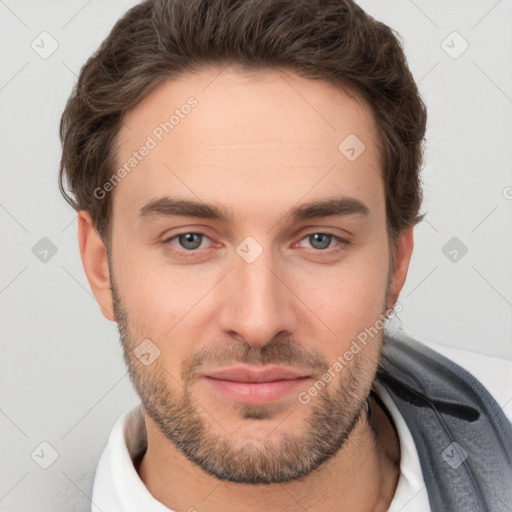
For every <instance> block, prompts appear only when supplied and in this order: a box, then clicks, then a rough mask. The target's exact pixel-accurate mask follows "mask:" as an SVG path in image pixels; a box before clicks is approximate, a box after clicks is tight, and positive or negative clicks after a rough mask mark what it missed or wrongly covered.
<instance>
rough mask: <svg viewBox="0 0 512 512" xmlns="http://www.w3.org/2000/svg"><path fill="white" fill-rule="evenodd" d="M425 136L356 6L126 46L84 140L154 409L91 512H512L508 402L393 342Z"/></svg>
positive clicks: (237, 14)
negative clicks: (390, 329) (389, 330)
mask: <svg viewBox="0 0 512 512" xmlns="http://www.w3.org/2000/svg"><path fill="white" fill-rule="evenodd" d="M425 124H426V112H425V107H424V105H423V102H422V101H421V99H420V97H419V95H418V91H417V87H416V85H415V83H414V80H413V78H412V76H411V73H410V71H409V69H408V67H407V64H406V61H405V57H404V55H403V51H402V49H401V46H400V44H399V43H398V41H397V39H396V38H395V36H394V34H393V33H392V31H391V30H390V29H389V28H388V27H387V26H385V25H383V24H381V23H378V22H375V21H374V20H373V19H372V18H370V17H369V16H367V15H366V14H365V13H364V12H363V11H362V10H361V9H360V8H359V7H358V6H357V5H355V4H354V3H353V2H351V1H349V0H346V1H340V0H332V1H322V2H320V1H308V2H296V1H293V0H288V1H277V0H254V1H248V0H245V1H241V0H239V1H235V0H231V1H225V0H224V1H222V0H208V1H206V0H154V1H146V2H143V3H141V4H139V5H137V6H135V7H133V8H132V9H131V10H130V11H129V12H128V13H127V14H126V15H125V16H123V18H122V19H121V20H120V21H119V22H118V23H117V24H116V26H115V27H114V28H113V30H112V32H111V33H110V35H109V36H108V38H107V39H106V40H105V41H104V42H103V44H102V45H101V47H100V49H99V50H98V52H97V53H96V54H95V55H94V56H93V57H92V58H91V59H90V60H89V61H88V62H87V64H86V65H85V66H84V68H83V69H82V71H81V74H80V77H79V80H78V83H77V86H76V89H75V90H74V92H73V94H72V96H71V98H70V100H69V102H68V105H67V106H66V110H65V112H64V114H63V117H62V122H61V136H62V141H63V157H62V162H61V190H62V191H63V193H64V194H65V197H66V198H67V199H68V201H69V202H70V203H71V204H72V205H73V206H74V208H76V210H77V211H78V212H79V244H80V251H81V256H82V261H83V265H84V269H85V272H86V274H87V277H88V280H89V283H90V285H91V288H92V290H93V292H94V295H95V297H96V298H97V300H98V303H99V305H100V307H101V311H102V313H103V314H104V315H105V316H106V317H107V318H109V319H111V320H114V321H116V322H117V323H118V327H119V331H120V335H121V340H122V344H123V349H124V356H125V361H126V363H127V366H128V368H129V371H130V376H131V378H132V381H133V383H134V386H135V389H136V391H137V393H138V394H139V396H140V398H141V407H137V408H135V409H133V410H131V411H128V412H127V414H125V415H124V416H123V417H122V418H121V419H120V420H119V422H118V423H117V424H116V426H115V427H114V430H113V431H112V435H111V438H110V441H109V445H108V446H107V448H106V449H105V452H104V453H103V456H102V459H101V460H100V462H99V465H98V470H97V473H96V478H95V484H94V493H93V496H92V509H93V510H103V511H118V510H119V511H121V510H122V511H128V510H130V511H131V510H133V511H135V510H137V511H140V510H144V511H149V510H151V511H152V510H155V511H157V510H158V511H166V510H175V511H183V510H189V511H192V510H198V511H202V510H205V511H209V512H216V511H223V512H229V511H239V510H255V511H256V510H265V511H283V510H311V511H315V510H323V511H340V510H341V511H349V510H350V511H369V510H371V511H386V510H422V511H428V510H432V511H439V510H456V511H459V510H464V511H465V510H467V511H470V510H471V511H472V512H474V511H477V510H482V511H483V510H492V511H498V510H510V509H511V507H512V494H511V487H512V448H511V446H512V430H511V428H510V425H509V424H508V422H507V421H506V419H505V416H504V414H503V412H502V411H501V409H500V408H499V406H498V405H497V403H496V402H495V401H494V400H493V398H492V397H491V396H490V395H489V393H488V392H487V391H486V390H485V389H484V388H483V387H482V386H481V385H480V384H479V382H478V381H476V380H475V379H474V378H473V377H472V376H471V375H469V374H468V373H466V372H465V371H464V370H462V368H460V367H459V366H457V365H455V364H453V363H451V362H450V361H449V360H447V359H445V358H443V357H442V356H440V355H439V354H437V353H436V352H433V351H431V350H429V349H427V348H426V347H424V346H423V345H421V344H419V343H417V342H415V341H414V340H410V339H408V337H407V336H406V335H404V334H403V333H401V334H400V333H399V334H398V335H397V336H395V337H392V336H386V337H385V336H384V326H385V323H386V320H387V319H388V318H389V317H390V316H394V315H395V311H396V310H399V309H400V304H399V302H398V297H399V294H400V290H401V289H402V287H403V284H404V282H405V279H406V275H407V269H408V265H409V261H410V258H411V254H412V250H413V227H414V225H415V224H416V223H417V222H419V221H420V220H421V218H422V215H420V213H419V210H420V207H421V188H420V179H419V170H420V166H421V159H422V142H423V138H424V134H425ZM65 181H66V182H67V184H68V186H69V188H70V193H68V192H67V191H66V187H65V184H64V182H65ZM425 486H426V487H425ZM423 491H424V492H423ZM411 500H414V503H413V502H412V501H411ZM408 503H409V505H408ZM410 503H413V506H414V508H407V507H410Z"/></svg>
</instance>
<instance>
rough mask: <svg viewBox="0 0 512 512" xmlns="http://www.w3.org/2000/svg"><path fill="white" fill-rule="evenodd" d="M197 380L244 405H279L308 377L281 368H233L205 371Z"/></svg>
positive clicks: (301, 385)
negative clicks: (277, 403)
mask: <svg viewBox="0 0 512 512" xmlns="http://www.w3.org/2000/svg"><path fill="white" fill-rule="evenodd" d="M201 380H202V381H203V382H204V383H205V384H206V385H207V386H208V387H209V389H210V390H211V391H213V392H214V393H216V394H221V395H222V396H223V397H225V398H228V399H230V400H234V401H236V402H239V403H244V404H247V405H265V404H272V403H276V402H279V401H281V400H283V399H285V398H286V397H288V396H289V395H290V394H292V393H293V392H297V391H298V389H299V388H301V387H304V386H305V384H306V383H307V381H308V380H312V376H311V375H309V374H305V373H301V372H298V371H296V370H292V369H291V368H284V367H277V366H271V367H264V368H262V367H256V366H252V367H251V366H249V365H243V366H236V367H230V368H224V369H220V370H214V371H209V372H207V373H205V374H203V375H202V376H201Z"/></svg>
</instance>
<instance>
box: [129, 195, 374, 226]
mask: <svg viewBox="0 0 512 512" xmlns="http://www.w3.org/2000/svg"><path fill="white" fill-rule="evenodd" d="M369 213H370V209H369V208H368V206H366V205H365V204H364V203H363V202H361V201H360V200H359V199H356V198H353V197H343V196H342V197H333V198H328V199H323V200H318V201H314V202H310V203H305V204H302V205H299V206H294V207H293V208H291V209H290V210H289V211H288V212H287V213H286V215H285V216H284V217H283V219H285V220H287V221H292V222H300V221H304V220H308V219H314V218H318V217H333V216H345V215H361V216H367V215H368V214H369ZM174 215H176V216H180V217H195V218H198V219H210V220H217V221H220V222H224V223H229V222H231V221H232V220H233V215H232V214H231V213H230V212H229V211H228V210H227V209H226V208H224V207H223V206H217V205H214V204H207V203H204V202H201V201H194V200H190V199H179V198H172V197H160V198H156V199H152V200H151V201H150V202H149V203H147V204H146V205H144V206H143V207H142V208H141V209H140V210H139V219H140V220H142V221H150V220H153V219H155V218H160V217H168V216H174Z"/></svg>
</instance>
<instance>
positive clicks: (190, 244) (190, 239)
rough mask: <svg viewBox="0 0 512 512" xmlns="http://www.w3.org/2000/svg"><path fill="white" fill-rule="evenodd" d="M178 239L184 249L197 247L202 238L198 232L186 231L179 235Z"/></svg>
mask: <svg viewBox="0 0 512 512" xmlns="http://www.w3.org/2000/svg"><path fill="white" fill-rule="evenodd" d="M178 241H179V243H180V245H181V246H182V247H183V248H184V249H197V248H198V247H199V246H200V245H201V242H202V241H203V238H202V235H200V234H198V233H186V234H184V235H180V236H179V237H178Z"/></svg>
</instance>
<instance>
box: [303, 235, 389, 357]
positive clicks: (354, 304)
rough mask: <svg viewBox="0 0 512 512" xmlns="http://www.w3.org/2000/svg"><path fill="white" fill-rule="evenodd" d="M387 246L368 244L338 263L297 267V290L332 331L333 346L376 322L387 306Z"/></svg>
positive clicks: (339, 346)
mask: <svg viewBox="0 0 512 512" xmlns="http://www.w3.org/2000/svg"><path fill="white" fill-rule="evenodd" d="M386 251H387V246H386V247H385V248H384V249H382V248H377V245H375V248H372V247H368V246H367V247H365V248H364V249H361V250H358V251H357V252H354V253H353V254H351V255H350V256H347V258H345V259H344V260H343V261H341V262H339V263H338V264H336V265H335V266H325V267H323V266H318V267H316V268H314V269H313V270H312V268H309V269H308V270H309V271H308V272H306V271H305V270H304V269H303V271H300V272H299V271H297V272H296V273H295V275H296V276H300V279H298V278H297V277H295V283H296V285H297V290H298V291H297V294H298V295H299V296H300V297H304V302H305V303H306V305H307V306H308V307H309V308H310V309H311V310H312V311H313V312H314V313H316V314H317V315H318V317H319V318H320V319H321V320H322V321H323V323H325V325H327V326H328V327H329V329H330V331H331V334H332V336H331V340H332V343H331V344H330V346H331V347H332V350H338V351H339V350H341V349H343V348H344V347H345V346H347V345H349V344H350V342H351V340H353V339H355V338H356V337H357V336H358V335H359V334H360V333H361V332H362V331H364V330H365V329H366V328H369V327H371V326H373V325H374V324H375V322H376V321H377V320H378V319H379V318H380V315H381V314H382V313H383V311H384V309H385V306H386V291H387V279H388V271H389V267H388V263H389V259H388V255H387V252H386Z"/></svg>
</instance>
